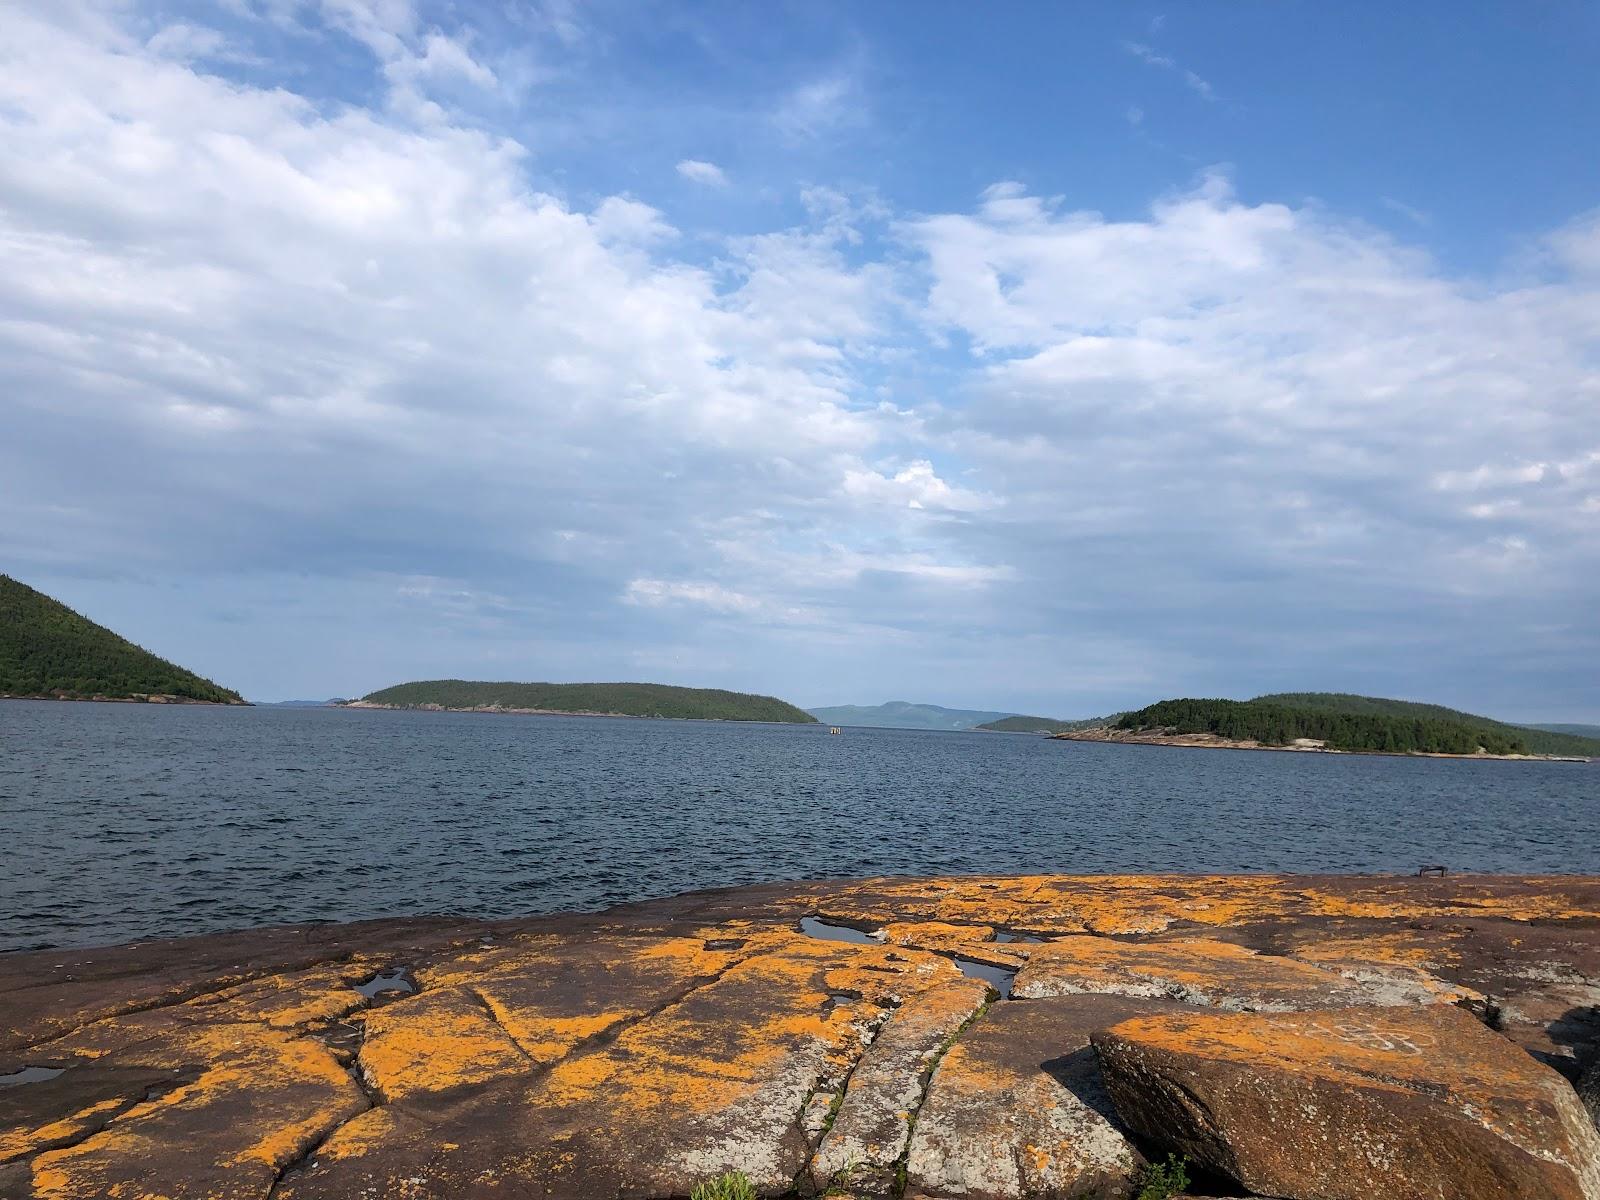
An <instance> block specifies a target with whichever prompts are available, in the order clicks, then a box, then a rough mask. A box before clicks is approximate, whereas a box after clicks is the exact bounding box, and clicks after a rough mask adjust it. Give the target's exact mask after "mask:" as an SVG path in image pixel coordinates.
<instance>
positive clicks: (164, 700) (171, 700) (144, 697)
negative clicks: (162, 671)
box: [0, 692, 254, 708]
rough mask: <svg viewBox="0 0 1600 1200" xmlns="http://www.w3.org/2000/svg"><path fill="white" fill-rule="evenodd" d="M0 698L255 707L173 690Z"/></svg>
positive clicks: (2, 697)
mask: <svg viewBox="0 0 1600 1200" xmlns="http://www.w3.org/2000/svg"><path fill="white" fill-rule="evenodd" d="M0 700H60V701H63V702H71V703H74V704H209V705H214V706H218V707H222V708H253V707H254V705H252V704H251V703H250V701H248V700H196V699H195V698H194V697H192V696H176V695H173V694H172V693H171V692H142V693H138V694H136V695H132V696H101V695H94V696H75V695H73V694H71V693H70V692H42V693H34V694H30V695H14V694H12V693H10V692H0Z"/></svg>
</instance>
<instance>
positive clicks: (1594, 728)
mask: <svg viewBox="0 0 1600 1200" xmlns="http://www.w3.org/2000/svg"><path fill="white" fill-rule="evenodd" d="M1523 728H1524V729H1542V730H1544V731H1545V732H1546V733H1570V734H1572V735H1573V736H1574V737H1582V738H1600V725H1526V724H1525V725H1523Z"/></svg>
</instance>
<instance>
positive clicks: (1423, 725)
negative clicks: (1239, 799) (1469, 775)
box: [1116, 699, 1529, 754]
mask: <svg viewBox="0 0 1600 1200" xmlns="http://www.w3.org/2000/svg"><path fill="white" fill-rule="evenodd" d="M1116 728H1118V729H1130V730H1135V729H1140V730H1161V731H1162V732H1165V733H1173V734H1184V733H1211V734H1216V735H1217V736H1218V737H1223V738H1227V739H1229V740H1231V741H1253V742H1260V743H1262V744H1263V745H1268V746H1286V745H1288V744H1290V743H1291V742H1293V741H1295V740H1296V739H1297V738H1309V739H1312V740H1315V741H1318V742H1322V743H1323V744H1324V745H1326V746H1327V747H1328V748H1329V749H1330V750H1377V751H1384V752H1388V753H1392V754H1481V753H1488V754H1527V753H1529V748H1528V744H1527V742H1526V741H1525V740H1524V739H1523V738H1522V736H1520V735H1521V734H1522V733H1524V732H1526V731H1523V730H1513V731H1510V732H1509V733H1502V732H1500V731H1499V730H1496V729H1494V728H1490V727H1488V726H1473V725H1469V724H1465V723H1463V722H1460V721H1445V720H1438V719H1434V718H1430V717H1421V716H1388V715H1385V714H1382V713H1374V712H1365V713H1360V712H1340V711H1337V710H1335V709H1332V708H1315V707H1301V706H1291V705H1287V704H1279V703H1274V702H1269V701H1267V700H1192V699H1183V700H1163V701H1161V702H1160V703H1159V704H1152V705H1150V706H1149V707H1148V708H1142V709H1140V710H1139V711H1138V712H1132V713H1128V714H1127V715H1125V716H1124V717H1122V718H1121V719H1120V720H1119V721H1118V722H1117V724H1116Z"/></svg>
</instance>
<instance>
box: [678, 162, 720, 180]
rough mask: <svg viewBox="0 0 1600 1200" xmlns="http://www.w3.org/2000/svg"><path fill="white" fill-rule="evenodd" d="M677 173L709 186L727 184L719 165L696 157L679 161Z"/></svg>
mask: <svg viewBox="0 0 1600 1200" xmlns="http://www.w3.org/2000/svg"><path fill="white" fill-rule="evenodd" d="M678 174H679V175H682V176H683V177H684V178H685V179H688V180H690V181H691V182H694V183H704V184H707V185H708V186H710V187H727V186H728V177H727V176H726V175H724V174H723V173H722V168H721V167H719V166H717V164H716V163H709V162H704V161H702V160H701V159H698V158H686V159H684V160H683V161H682V162H680V163H679V164H678Z"/></svg>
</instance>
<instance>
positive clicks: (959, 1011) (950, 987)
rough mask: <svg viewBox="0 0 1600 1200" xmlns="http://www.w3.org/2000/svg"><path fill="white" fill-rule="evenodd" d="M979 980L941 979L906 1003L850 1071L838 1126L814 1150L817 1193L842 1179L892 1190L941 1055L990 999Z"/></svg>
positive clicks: (857, 1187)
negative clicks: (896, 1170) (926, 1090)
mask: <svg viewBox="0 0 1600 1200" xmlns="http://www.w3.org/2000/svg"><path fill="white" fill-rule="evenodd" d="M988 1000H989V988H988V986H987V985H986V984H984V983H982V982H980V981H978V980H973V979H962V980H959V981H955V982H951V983H946V984H941V985H939V986H937V987H932V988H929V989H927V990H926V991H924V992H922V993H920V994H918V995H916V996H913V997H912V998H910V999H908V1000H907V1001H906V1002H905V1003H903V1004H902V1005H901V1006H900V1008H899V1009H898V1010H897V1011H896V1012H895V1014H894V1015H893V1016H892V1017H891V1018H890V1019H889V1022H888V1024H887V1025H885V1026H884V1029H883V1032H882V1033H880V1034H879V1035H878V1038H877V1040H876V1041H874V1042H873V1043H872V1045H871V1046H869V1047H868V1048H867V1052H866V1053H865V1054H863V1055H862V1056H861V1061H860V1063H859V1064H857V1066H856V1069H855V1071H854V1072H853V1073H852V1074H851V1076H850V1080H849V1085H848V1088H847V1090H846V1091H845V1093H844V1099H843V1101H842V1102H841V1103H840V1105H839V1109H838V1112H837V1113H836V1114H835V1116H834V1119H833V1122H832V1125H831V1126H830V1127H829V1129H828V1130H827V1133H826V1134H825V1135H824V1136H823V1138H822V1141H821V1144H820V1145H819V1146H818V1147H817V1151H816V1153H815V1154H814V1155H813V1156H812V1159H811V1165H810V1168H809V1172H808V1173H809V1175H810V1178H811V1182H812V1185H813V1186H814V1187H815V1188H816V1189H817V1190H818V1191H824V1190H826V1189H827V1188H828V1187H829V1186H831V1185H835V1184H837V1185H838V1186H841V1187H848V1188H850V1189H851V1191H853V1192H854V1193H856V1194H857V1195H863V1196H888V1195H890V1194H892V1192H893V1191H894V1184H895V1169H896V1167H897V1166H898V1165H899V1163H900V1159H901V1157H902V1156H903V1155H904V1153H905V1150H906V1145H907V1142H908V1141H909V1139H910V1134H911V1122H912V1119H913V1117H914V1115H915V1114H916V1112H917V1110H918V1108H919V1106H920V1105H921V1103H922V1095H923V1092H924V1090H925V1089H926V1088H927V1085H928V1079H929V1077H930V1076H931V1075H932V1073H933V1069H934V1066H935V1065H936V1064H937V1063H938V1061H939V1056H940V1055H941V1054H942V1053H944V1050H945V1048H946V1047H947V1046H949V1045H950V1044H951V1043H952V1042H953V1041H954V1040H955V1037H956V1034H957V1033H958V1032H959V1031H960V1030H961V1028H962V1027H963V1026H964V1025H965V1024H966V1023H967V1022H968V1021H970V1020H971V1019H972V1018H973V1017H975V1016H976V1015H977V1014H978V1012H979V1011H980V1010H981V1009H982V1008H983V1006H984V1005H985V1004H986V1003H988Z"/></svg>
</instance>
